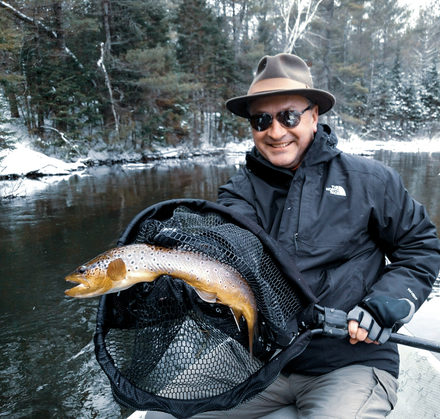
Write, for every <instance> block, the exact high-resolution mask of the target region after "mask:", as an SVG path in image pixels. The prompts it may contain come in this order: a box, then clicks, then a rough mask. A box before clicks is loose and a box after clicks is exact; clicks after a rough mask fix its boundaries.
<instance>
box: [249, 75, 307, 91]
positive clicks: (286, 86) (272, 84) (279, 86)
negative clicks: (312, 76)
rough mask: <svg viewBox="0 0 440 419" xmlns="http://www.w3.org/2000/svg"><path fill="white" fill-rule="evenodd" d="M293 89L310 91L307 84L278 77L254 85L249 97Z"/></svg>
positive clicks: (250, 89)
mask: <svg viewBox="0 0 440 419" xmlns="http://www.w3.org/2000/svg"><path fill="white" fill-rule="evenodd" d="M292 89H310V87H309V86H307V84H304V83H301V82H299V81H296V80H291V79H285V78H281V77H276V78H273V79H264V80H261V81H258V82H257V83H254V84H253V85H252V86H251V87H250V88H249V91H248V95H254V94H256V93H262V92H270V91H272V90H292Z"/></svg>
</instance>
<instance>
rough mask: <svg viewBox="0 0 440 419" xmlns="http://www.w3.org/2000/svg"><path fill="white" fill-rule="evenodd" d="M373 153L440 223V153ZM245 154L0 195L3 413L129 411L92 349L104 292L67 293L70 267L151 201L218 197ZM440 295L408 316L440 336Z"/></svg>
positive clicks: (422, 333)
mask: <svg viewBox="0 0 440 419" xmlns="http://www.w3.org/2000/svg"><path fill="white" fill-rule="evenodd" d="M373 157H374V158H375V159H378V160H380V161H382V162H384V163H385V164H387V165H389V166H391V167H393V168H395V169H396V170H397V171H398V172H399V173H400V174H401V175H402V177H403V180H404V183H405V185H406V187H407V189H408V190H409V191H410V193H411V194H412V195H413V196H414V198H415V199H417V200H418V201H420V202H422V203H423V204H424V205H425V206H426V207H427V209H428V212H429V214H430V216H431V219H432V220H433V222H434V223H435V224H436V225H437V226H439V227H440V204H439V202H440V176H439V172H440V154H439V153H434V154H429V153H393V152H390V151H379V152H375V154H374V156H373ZM242 162H243V157H242V156H235V157H234V156H228V157H216V158H212V159H206V158H205V159H201V160H191V161H173V162H169V161H168V162H158V163H155V164H151V165H143V166H139V165H127V166H113V167H98V168H93V169H90V170H89V171H88V172H87V174H83V175H73V176H70V177H67V178H64V179H62V180H60V179H59V178H45V179H43V180H40V181H38V180H34V181H30V180H26V182H33V183H32V187H30V188H29V192H28V193H27V195H26V197H24V198H17V199H14V200H11V201H6V202H3V203H1V204H0V238H1V240H0V255H1V259H0V261H1V263H0V289H1V296H0V390H1V391H0V417H3V416H4V417H7V418H11V419H16V418H75V419H78V418H100V419H101V418H109V419H110V418H124V417H127V416H128V415H129V414H130V413H131V412H132V411H130V410H129V409H124V408H121V407H120V406H119V405H118V404H116V402H114V401H113V398H112V396H111V391H110V385H109V383H108V381H107V378H106V377H105V376H104V373H103V372H102V371H101V370H100V368H99V366H98V364H97V362H96V361H95V358H94V352H93V350H94V348H93V344H92V337H93V333H94V328H95V314H96V309H97V304H98V300H97V299H85V300H76V299H71V298H67V297H65V296H64V290H65V289H66V288H70V287H71V285H68V284H66V283H65V282H64V277H65V275H66V274H67V273H69V272H71V271H72V270H73V269H74V268H76V267H77V266H78V265H80V264H82V263H84V262H86V261H87V260H89V259H91V258H92V257H94V256H96V255H97V254H99V253H100V252H103V251H105V250H107V249H109V248H111V247H114V245H115V243H116V240H117V238H118V237H119V235H120V233H121V232H122V231H123V229H124V228H125V226H126V225H127V224H128V222H129V221H130V220H131V219H132V218H133V217H134V216H135V215H136V214H137V213H138V212H140V211H142V210H143V209H145V208H146V207H148V206H150V205H152V204H155V203H158V202H161V201H164V200H168V199H174V198H199V199H205V200H213V201H215V199H216V196H217V189H218V187H219V186H220V185H222V184H224V183H225V182H226V181H227V179H228V178H229V177H231V176H232V175H233V174H234V173H235V172H236V170H237V169H238V167H239V165H240V164H241V163H242ZM36 182H37V183H36ZM24 186H26V184H25V185H24ZM35 186H38V187H35ZM438 296H440V292H439V287H438V285H437V286H436V287H435V290H434V291H433V293H432V295H431V296H430V299H429V301H428V302H427V303H425V304H424V306H423V307H422V309H421V310H420V311H419V312H418V313H417V314H416V318H415V319H414V320H413V321H412V322H411V325H410V330H411V332H412V333H414V334H415V335H417V336H419V337H424V338H426V339H434V340H438V341H440V327H438V322H439V320H438V319H439V317H440V306H439V301H440V299H438V298H436V297H438ZM427 324H431V325H435V324H437V326H435V327H429V328H428V326H427Z"/></svg>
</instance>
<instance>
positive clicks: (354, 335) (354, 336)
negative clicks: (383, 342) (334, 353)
mask: <svg viewBox="0 0 440 419" xmlns="http://www.w3.org/2000/svg"><path fill="white" fill-rule="evenodd" d="M348 334H349V336H350V343H351V344H352V345H355V344H356V343H358V342H365V343H375V344H376V345H379V342H378V341H377V340H376V341H373V340H371V339H370V338H369V337H368V332H367V330H365V329H363V328H362V327H359V323H358V322H357V321H356V320H350V321H349V322H348Z"/></svg>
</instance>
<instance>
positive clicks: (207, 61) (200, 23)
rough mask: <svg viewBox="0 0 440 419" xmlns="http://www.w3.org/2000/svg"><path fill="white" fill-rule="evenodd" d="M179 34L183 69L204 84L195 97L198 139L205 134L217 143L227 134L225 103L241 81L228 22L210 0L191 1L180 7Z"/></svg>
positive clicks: (193, 122) (194, 127)
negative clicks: (238, 81)
mask: <svg viewBox="0 0 440 419" xmlns="http://www.w3.org/2000/svg"><path fill="white" fill-rule="evenodd" d="M176 31H177V44H176V54H177V59H178V61H179V63H180V65H181V68H182V70H183V71H184V72H185V73H186V74H188V75H192V76H193V80H192V81H193V82H197V83H199V84H200V88H199V89H198V90H195V91H194V92H193V94H192V99H193V103H194V105H195V108H194V110H193V111H194V112H195V117H194V119H193V121H192V130H193V135H194V136H195V137H194V138H197V137H198V136H200V135H201V134H203V133H205V134H206V135H207V137H208V139H209V141H210V142H211V141H214V142H215V141H216V140H217V138H218V134H219V130H220V131H221V132H223V134H225V132H226V131H225V129H226V127H227V125H228V124H226V122H227V121H228V120H229V118H230V115H229V114H228V113H227V112H226V110H225V109H224V101H225V100H226V98H229V97H231V96H232V94H233V91H234V84H235V82H236V79H237V76H236V64H235V60H234V51H233V48H232V46H231V43H230V41H229V39H228V35H227V32H226V26H225V22H224V20H223V19H222V18H221V17H217V16H215V15H214V13H213V11H212V9H211V8H210V7H209V6H208V5H207V3H206V0H187V1H185V2H182V3H181V4H180V6H179V8H178V11H177V16H176Z"/></svg>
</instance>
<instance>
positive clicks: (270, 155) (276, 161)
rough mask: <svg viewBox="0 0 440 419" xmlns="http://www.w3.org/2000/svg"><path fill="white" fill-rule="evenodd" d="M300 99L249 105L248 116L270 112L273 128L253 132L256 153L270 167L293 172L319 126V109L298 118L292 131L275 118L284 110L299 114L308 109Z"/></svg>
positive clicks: (282, 98)
mask: <svg viewBox="0 0 440 419" xmlns="http://www.w3.org/2000/svg"><path fill="white" fill-rule="evenodd" d="M308 105H309V104H308V102H307V100H306V99H305V98H304V97H302V96H283V95H280V96H270V97H267V98H261V99H257V100H254V101H252V102H251V103H250V106H249V113H250V114H251V115H254V114H257V113H270V114H271V115H272V117H273V122H272V125H271V126H270V127H269V128H268V129H267V130H266V131H261V132H259V131H256V130H254V129H252V136H253V138H254V142H255V146H256V147H257V150H258V151H259V152H260V153H261V154H262V155H263V157H264V158H265V159H266V160H269V161H270V162H271V163H272V164H273V165H275V166H279V167H283V168H285V169H294V168H296V167H298V166H299V164H300V163H301V162H302V160H303V158H304V156H305V154H306V152H307V149H308V147H309V145H310V144H311V142H312V140H313V138H314V135H315V132H316V130H317V126H318V107H317V106H314V107H313V108H312V109H311V110H308V111H306V112H305V113H304V114H303V115H302V116H301V122H300V123H299V125H297V126H296V127H295V128H286V127H284V126H283V125H281V124H280V123H279V122H278V121H277V120H276V118H275V116H276V114H277V113H278V112H281V111H285V110H296V111H298V112H302V111H303V110H304V109H306V108H307V106H308Z"/></svg>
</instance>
